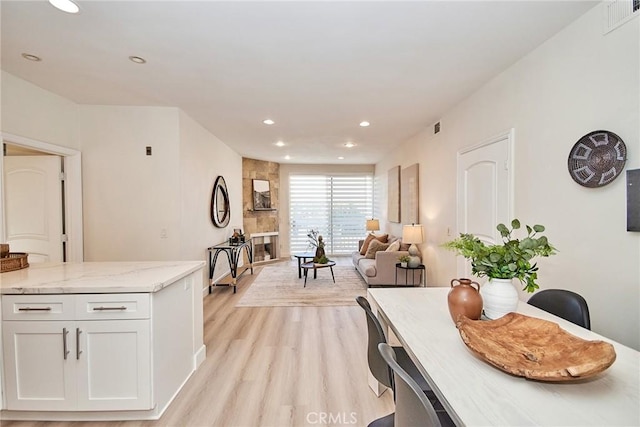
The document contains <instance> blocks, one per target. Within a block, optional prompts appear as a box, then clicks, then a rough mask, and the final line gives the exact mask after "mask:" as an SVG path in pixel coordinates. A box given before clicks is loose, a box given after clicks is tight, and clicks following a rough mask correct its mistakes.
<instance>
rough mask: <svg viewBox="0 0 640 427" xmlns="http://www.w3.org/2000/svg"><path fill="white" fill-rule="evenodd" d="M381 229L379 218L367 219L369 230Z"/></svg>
mask: <svg viewBox="0 0 640 427" xmlns="http://www.w3.org/2000/svg"><path fill="white" fill-rule="evenodd" d="M378 230H380V221H378V220H377V219H373V218H371V219H368V220H367V231H378Z"/></svg>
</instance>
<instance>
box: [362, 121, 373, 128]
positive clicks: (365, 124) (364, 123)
mask: <svg viewBox="0 0 640 427" xmlns="http://www.w3.org/2000/svg"><path fill="white" fill-rule="evenodd" d="M370 124H371V123H369V122H368V121H366V120H365V121H362V122H360V126H362V127H363V128H366V127H367V126H369V125H370Z"/></svg>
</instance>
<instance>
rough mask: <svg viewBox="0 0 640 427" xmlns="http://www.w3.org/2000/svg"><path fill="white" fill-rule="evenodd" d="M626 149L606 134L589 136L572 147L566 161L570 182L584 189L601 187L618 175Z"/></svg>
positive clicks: (596, 132) (624, 159)
mask: <svg viewBox="0 0 640 427" xmlns="http://www.w3.org/2000/svg"><path fill="white" fill-rule="evenodd" d="M626 161H627V147H626V146H625V145H624V142H623V141H622V139H620V137H619V136H618V135H616V134H615V133H613V132H609V131H607V130H597V131H595V132H590V133H588V134H586V135H585V136H583V137H582V138H580V139H579V140H578V142H576V143H575V145H574V146H573V148H572V149H571V152H570V153H569V159H568V161H567V163H568V165H567V166H568V168H569V174H570V175H571V178H573V180H574V181H575V182H577V183H578V184H580V185H582V186H584V187H590V188H595V187H602V186H604V185H607V184H609V183H610V182H611V181H613V180H614V179H616V178H617V177H618V175H620V174H621V173H622V170H623V169H624V164H625V162H626Z"/></svg>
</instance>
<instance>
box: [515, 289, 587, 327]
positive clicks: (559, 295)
mask: <svg viewBox="0 0 640 427" xmlns="http://www.w3.org/2000/svg"><path fill="white" fill-rule="evenodd" d="M527 303H528V304H531V305H532V306H534V307H538V308H539V309H541V310H544V311H546V312H548V313H551V314H555V315H556V316H558V317H562V318H563V319H565V320H568V321H569V322H571V323H575V324H576V325H578V326H582V327H583V328H586V329H591V319H590V317H589V306H588V305H587V301H585V299H584V298H583V297H582V296H581V295H579V294H577V293H575V292H572V291H569V290H566V289H544V290H542V291H538V292H537V293H536V294H534V295H533V296H532V297H531V298H529V301H527Z"/></svg>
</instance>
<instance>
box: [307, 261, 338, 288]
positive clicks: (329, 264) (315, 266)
mask: <svg viewBox="0 0 640 427" xmlns="http://www.w3.org/2000/svg"><path fill="white" fill-rule="evenodd" d="M334 265H336V262H335V261H329V262H327V263H326V264H316V263H315V262H305V263H304V264H302V265H301V267H302V269H303V270H304V286H303V287H307V274H308V273H309V270H311V269H313V278H314V279H315V278H316V277H318V269H319V268H327V267H329V269H330V270H331V278H332V279H333V283H336V277H335V276H334V275H333V266H334Z"/></svg>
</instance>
